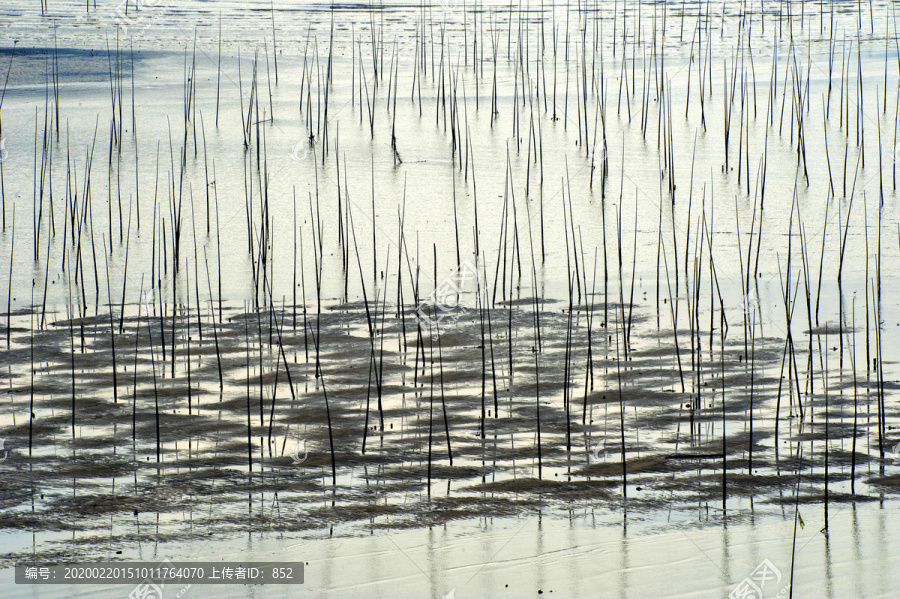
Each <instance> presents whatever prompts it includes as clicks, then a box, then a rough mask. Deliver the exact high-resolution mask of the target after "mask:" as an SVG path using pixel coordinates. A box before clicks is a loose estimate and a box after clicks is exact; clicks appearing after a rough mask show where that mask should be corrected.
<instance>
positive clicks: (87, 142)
mask: <svg viewBox="0 0 900 599" xmlns="http://www.w3.org/2000/svg"><path fill="white" fill-rule="evenodd" d="M105 4H106V3H104V6H102V7H94V6H93V5H90V4H88V6H87V7H86V8H85V7H83V6H80V7H78V8H74V7H72V8H70V7H65V8H64V11H63V12H54V11H57V10H62V9H57V8H55V7H54V3H53V2H49V3H43V4H42V5H41V7H39V8H40V10H38V9H37V8H34V9H33V10H32V11H31V12H27V11H26V14H25V15H24V17H23V18H24V20H25V22H29V21H28V20H29V19H31V20H34V21H36V22H48V23H51V24H52V25H53V27H52V28H50V29H48V32H45V33H44V34H43V36H44V37H45V39H46V41H47V44H46V46H44V47H35V48H22V47H20V45H19V44H18V43H16V44H13V47H12V48H7V49H6V50H3V51H2V52H0V54H2V57H3V58H4V59H5V60H6V61H8V65H7V73H6V77H5V85H4V91H3V95H2V99H0V107H2V106H3V104H4V103H6V104H7V105H6V111H4V113H3V114H4V115H5V116H6V121H5V122H0V136H2V137H3V139H4V140H5V145H4V152H5V154H4V155H3V157H2V158H3V159H2V161H0V191H2V197H3V225H2V233H0V251H2V252H3V253H4V254H5V255H6V256H8V258H9V264H8V269H3V270H5V271H7V272H4V273H2V276H3V277H4V280H2V281H0V283H3V285H2V286H3V287H6V291H7V297H6V310H5V313H4V314H3V315H2V320H3V321H4V322H3V324H4V326H5V330H4V337H5V339H3V340H2V342H0V345H2V349H0V351H2V352H3V360H2V364H3V375H2V376H3V382H4V387H6V390H7V393H6V400H5V407H4V411H3V415H2V416H0V436H2V438H3V440H4V442H5V447H4V448H3V451H5V452H6V454H7V456H6V458H5V459H4V460H3V461H2V463H0V469H2V472H0V493H2V495H0V501H2V505H3V507H4V510H3V513H2V514H0V523H2V527H3V528H5V529H12V530H18V531H30V532H31V533H32V534H33V535H34V537H35V539H37V538H38V537H39V536H41V535H46V536H42V537H41V538H43V539H46V540H45V541H41V542H38V541H35V542H34V544H33V546H32V547H23V548H17V549H16V550H14V551H10V552H9V553H6V554H5V555H4V559H7V560H14V559H17V558H20V557H22V556H23V555H24V554H25V553H26V552H31V553H37V554H40V555H43V556H72V555H77V556H90V555H102V554H104V552H105V551H106V550H108V548H109V543H110V542H111V541H112V539H113V538H115V539H118V540H121V539H127V540H138V541H139V540H141V539H147V538H151V537H155V538H159V536H163V537H167V538H170V539H173V540H178V539H184V538H187V537H186V536H185V535H187V536H190V535H196V534H198V533H197V531H203V534H207V535H216V536H218V535H227V534H231V533H236V532H244V531H251V532H266V531H293V532H302V533H307V532H308V533H313V532H317V531H321V530H323V529H333V528H334V527H335V526H344V525H347V526H349V527H350V528H352V529H353V530H355V531H357V532H363V531H369V532H371V531H372V530H376V529H395V528H408V527H416V526H427V525H432V524H439V523H444V522H447V521H452V520H461V519H466V518H486V519H488V518H495V517H496V518H503V517H514V516H517V515H521V514H525V513H534V512H540V511H546V510H549V511H551V512H552V513H558V514H564V513H567V512H568V513H572V512H573V511H578V512H583V513H592V514H596V513H600V514H604V515H605V516H610V517H612V516H616V517H617V515H618V514H621V513H623V512H625V511H627V510H631V511H634V512H638V513H661V512H669V513H673V512H674V513H681V514H695V513H699V512H701V511H703V512H706V513H707V514H708V513H709V510H710V509H712V510H714V512H715V514H717V517H719V518H722V519H723V520H725V519H727V518H728V517H729V514H742V513H745V512H747V511H751V512H755V511H763V512H771V513H777V514H780V515H782V517H784V518H785V519H794V521H795V522H799V523H801V525H802V522H803V519H802V518H803V517H802V516H801V515H800V513H801V510H802V511H803V513H804V514H805V515H806V518H807V520H812V517H811V513H815V514H817V516H816V520H817V521H818V522H821V523H822V525H823V526H822V528H823V530H826V531H827V529H828V525H829V508H830V507H831V506H833V505H834V504H835V503H838V504H846V503H849V502H855V501H878V502H885V501H892V500H894V499H895V498H896V497H895V495H896V492H897V489H898V481H900V473H898V471H897V468H896V466H897V464H898V463H900V458H898V451H900V450H898V447H900V444H898V442H900V438H898V437H897V435H896V433H895V432H894V431H895V430H896V427H897V426H900V422H898V412H897V406H896V401H895V397H894V392H895V389H896V376H895V374H896V373H895V370H896V364H895V363H893V362H892V361H891V358H890V355H891V351H892V350H896V349H897V343H896V341H894V340H893V338H892V336H891V335H890V334H889V331H890V330H891V328H892V325H893V326H894V327H895V326H896V323H897V321H898V312H897V304H896V302H893V301H890V299H889V298H890V297H892V294H893V293H894V292H896V291H897V287H898V285H897V277H896V276H892V275H895V274H896V273H897V272H898V271H897V268H898V265H900V263H898V262H897V256H898V251H900V245H898V244H900V225H898V215H897V204H896V165H895V162H896V160H895V158H896V152H895V151H893V150H892V148H897V145H898V141H897V124H898V114H900V111H898V107H900V52H898V36H897V34H896V18H895V15H894V7H893V5H892V4H880V3H874V2H867V3H863V2H850V3H841V2H820V3H816V4H815V5H814V6H815V10H812V7H813V5H811V4H809V3H804V2H790V1H781V2H760V3H754V2H741V3H734V4H731V3H726V4H725V5H723V6H721V7H719V6H713V5H711V4H710V3H696V2H694V3H688V2H682V3H677V2H676V3H660V4H652V5H644V4H642V3H640V2H624V1H623V2H613V3H602V4H601V3H597V2H594V3H591V2H582V3H576V4H574V5H555V4H553V3H549V4H547V5H544V4H537V5H534V4H529V3H517V4H507V5H489V4H487V3H482V2H478V1H475V2H467V1H465V0H461V1H459V2H445V3H442V4H440V5H435V6H429V5H426V4H424V3H420V4H417V5H413V6H407V5H387V4H384V5H378V6H372V7H368V8H362V7H356V8H354V7H330V8H326V7H310V8H308V9H302V10H301V9H300V8H296V9H292V10H288V9H287V8H283V7H276V6H275V4H274V3H272V5H271V6H270V7H269V8H268V9H267V10H259V11H253V12H252V14H244V13H240V14H242V15H243V17H242V20H240V21H236V20H235V19H232V18H231V16H232V12H233V11H239V9H238V8H235V7H232V6H225V7H224V8H223V9H222V10H221V11H220V12H213V13H210V12H203V11H200V10H199V9H197V12H196V13H192V12H190V10H187V9H185V10H183V11H179V10H176V9H174V8H172V7H157V6H155V5H153V6H151V5H143V4H140V3H136V4H135V5H134V9H129V10H133V11H136V12H132V13H129V14H130V16H127V17H126V16H123V15H119V14H117V13H115V12H114V11H113V10H112V8H114V7H112V8H111V7H110V6H106V5H105ZM128 6H130V5H129V4H128V3H125V7H126V9H127V8H128ZM204 10H205V9H204ZM110 15H112V16H110ZM128 19H130V20H128ZM192 19H193V20H194V21H195V22H192ZM253 25H258V27H256V29H254V28H253ZM173 31H174V32H176V33H178V36H177V37H176V39H178V40H179V43H180V46H179V47H177V48H174V49H172V46H171V42H169V44H168V46H167V48H168V49H167V50H165V51H163V50H161V49H160V47H159V44H160V43H161V40H163V39H167V38H166V36H167V35H170V34H171V33H172V32H173ZM79 33H82V34H84V38H83V39H80V40H78V41H77V42H76V41H74V39H75V38H76V37H77V35H78V34H79ZM248 36H249V37H248ZM60 40H61V41H62V45H60ZM70 46H71V47H70ZM86 49H89V52H90V53H89V54H87V53H86ZM74 65H78V68H77V69H76V68H75V66H74ZM885 358H886V359H887V362H885ZM111 522H115V523H116V526H117V527H119V528H118V530H117V532H116V533H115V534H114V533H112V531H111V528H112V527H111V525H110V527H107V526H106V525H107V524H108V523H111ZM186 522H189V523H190V530H191V531H193V532H186V529H185V523H186ZM123 527H124V529H123ZM63 531H66V532H68V531H71V532H72V534H73V538H72V539H60V538H58V537H55V536H53V535H54V533H59V532H63ZM76 537H77V541H76V540H75V538H76ZM38 545H39V546H40V547H38Z"/></svg>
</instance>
